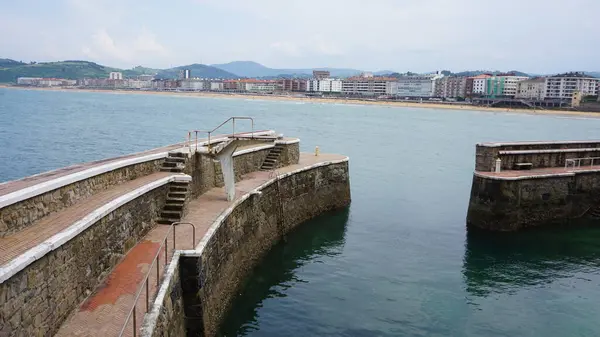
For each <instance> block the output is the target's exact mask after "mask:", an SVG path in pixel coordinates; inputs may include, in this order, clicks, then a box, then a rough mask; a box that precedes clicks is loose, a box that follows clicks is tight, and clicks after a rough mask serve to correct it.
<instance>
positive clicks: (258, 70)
mask: <svg viewBox="0 0 600 337" xmlns="http://www.w3.org/2000/svg"><path fill="white" fill-rule="evenodd" d="M211 66H213V67H216V68H219V69H223V70H225V71H228V72H230V73H233V74H236V75H238V76H240V77H294V76H297V77H304V76H306V75H312V72H313V70H327V71H329V72H331V76H333V77H348V76H354V75H358V74H360V73H362V72H363V71H362V70H358V69H350V68H310V69H275V68H269V67H265V66H263V65H262V64H260V63H256V62H253V61H234V62H229V63H223V64H212V65H211ZM385 72H386V73H388V71H385ZM389 73H392V71H389Z"/></svg>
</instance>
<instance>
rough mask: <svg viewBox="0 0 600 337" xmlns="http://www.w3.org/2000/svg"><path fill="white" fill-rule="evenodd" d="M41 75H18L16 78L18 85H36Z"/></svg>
mask: <svg viewBox="0 0 600 337" xmlns="http://www.w3.org/2000/svg"><path fill="white" fill-rule="evenodd" d="M41 79H42V78H41V77H19V78H17V84H18V85H38V83H39V81H40V80H41Z"/></svg>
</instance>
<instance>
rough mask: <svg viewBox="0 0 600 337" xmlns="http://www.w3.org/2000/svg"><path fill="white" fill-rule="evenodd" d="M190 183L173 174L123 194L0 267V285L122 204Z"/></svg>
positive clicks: (181, 176)
mask: <svg viewBox="0 0 600 337" xmlns="http://www.w3.org/2000/svg"><path fill="white" fill-rule="evenodd" d="M190 181H192V177H190V176H188V175H186V174H173V175H170V176H168V177H164V178H160V179H158V180H155V181H153V182H150V183H148V184H146V185H144V186H141V187H139V188H137V189H135V190H133V191H131V192H129V193H127V194H124V195H122V196H120V197H118V198H116V199H114V200H112V201H109V202H108V203H106V204H104V205H103V206H102V207H100V208H97V209H96V210H94V211H92V212H91V213H90V214H88V215H86V216H85V217H84V218H83V219H81V220H79V221H76V222H74V223H73V224H72V225H71V226H69V227H68V228H66V229H65V230H63V231H62V232H60V233H57V234H55V235H53V236H52V237H50V238H49V239H47V240H46V241H44V242H42V243H40V244H39V245H37V246H35V247H33V248H31V249H29V250H28V251H26V252H25V253H23V254H21V255H20V256H18V257H17V258H15V259H13V260H12V261H10V262H8V263H7V264H5V265H4V266H2V267H0V283H4V281H6V280H8V279H9V278H11V277H12V276H14V275H15V274H16V273H18V272H20V271H21V270H23V269H25V267H27V266H28V265H30V264H32V263H33V262H35V261H37V260H39V259H40V258H42V257H43V256H44V255H46V254H47V253H49V252H51V251H53V250H55V249H57V248H59V247H60V246H62V245H63V244H65V243H67V242H68V241H69V240H71V239H73V238H74V237H76V236H77V235H78V234H80V233H81V232H83V231H85V230H86V229H88V228H89V227H90V226H92V225H93V224H94V223H96V222H97V221H98V220H100V219H102V218H103V217H105V216H107V215H108V214H110V213H111V212H113V211H114V210H116V209H117V208H119V207H121V206H123V205H124V204H126V203H128V202H130V201H132V200H134V199H136V198H137V197H139V196H141V195H143V194H145V193H147V192H149V191H151V190H153V189H155V188H157V187H160V186H163V185H166V184H168V183H170V182H190Z"/></svg>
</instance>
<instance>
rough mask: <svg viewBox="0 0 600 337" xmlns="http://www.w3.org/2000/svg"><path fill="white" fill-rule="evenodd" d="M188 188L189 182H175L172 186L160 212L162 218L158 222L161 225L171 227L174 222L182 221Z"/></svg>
mask: <svg viewBox="0 0 600 337" xmlns="http://www.w3.org/2000/svg"><path fill="white" fill-rule="evenodd" d="M188 187H189V183H188V182H174V183H171V184H170V187H169V194H167V200H166V202H165V206H164V207H163V209H162V211H161V212H160V218H159V219H158V220H157V222H158V223H159V224H161V225H170V224H172V223H173V222H178V221H181V217H182V216H183V206H184V204H185V198H186V196H187V193H188Z"/></svg>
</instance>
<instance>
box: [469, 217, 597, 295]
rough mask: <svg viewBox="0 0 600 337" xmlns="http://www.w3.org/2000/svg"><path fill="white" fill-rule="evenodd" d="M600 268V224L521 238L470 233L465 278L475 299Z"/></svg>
mask: <svg viewBox="0 0 600 337" xmlns="http://www.w3.org/2000/svg"><path fill="white" fill-rule="evenodd" d="M598 267H600V228H599V227H598V222H597V221H596V222H590V221H585V222H584V221H579V222H577V223H570V224H569V225H562V226H553V227H552V228H543V229H534V230H529V231H523V232H518V233H489V232H481V231H473V230H470V231H468V232H467V240H466V251H465V257H464V261H463V277H464V280H465V284H466V290H467V291H468V292H469V294H471V295H474V296H487V295H489V294H492V293H514V292H516V291H517V290H519V289H521V288H524V287H530V286H539V285H543V284H547V283H551V282H554V281H555V280H558V279H561V278H567V277H573V276H574V275H575V274H576V273H579V272H594V270H597V269H596V268H598ZM592 268H593V269H592Z"/></svg>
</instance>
